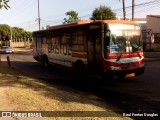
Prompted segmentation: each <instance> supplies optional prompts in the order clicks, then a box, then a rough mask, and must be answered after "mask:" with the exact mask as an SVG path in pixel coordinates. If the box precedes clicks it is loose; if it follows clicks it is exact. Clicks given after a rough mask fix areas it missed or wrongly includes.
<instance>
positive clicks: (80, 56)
mask: <svg viewBox="0 0 160 120" xmlns="http://www.w3.org/2000/svg"><path fill="white" fill-rule="evenodd" d="M72 57H76V58H87V54H80V53H72Z"/></svg>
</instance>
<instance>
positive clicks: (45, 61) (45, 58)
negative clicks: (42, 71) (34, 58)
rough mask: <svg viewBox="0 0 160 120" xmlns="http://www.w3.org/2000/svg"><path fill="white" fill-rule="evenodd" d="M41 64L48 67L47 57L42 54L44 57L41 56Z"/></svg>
mask: <svg viewBox="0 0 160 120" xmlns="http://www.w3.org/2000/svg"><path fill="white" fill-rule="evenodd" d="M43 65H44V67H46V68H47V67H49V61H48V58H47V56H44V58H43Z"/></svg>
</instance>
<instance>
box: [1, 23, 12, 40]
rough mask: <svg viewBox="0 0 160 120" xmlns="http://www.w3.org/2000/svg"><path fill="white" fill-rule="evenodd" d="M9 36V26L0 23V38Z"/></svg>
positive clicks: (4, 38) (3, 38) (5, 38)
mask: <svg viewBox="0 0 160 120" xmlns="http://www.w3.org/2000/svg"><path fill="white" fill-rule="evenodd" d="M10 36H11V32H10V26H8V25H6V24H2V25H0V40H7V39H9V38H10Z"/></svg>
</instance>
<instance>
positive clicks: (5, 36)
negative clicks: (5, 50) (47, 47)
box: [0, 24, 32, 40]
mask: <svg viewBox="0 0 160 120" xmlns="http://www.w3.org/2000/svg"><path fill="white" fill-rule="evenodd" d="M11 35H12V38H13V39H17V38H20V39H28V38H29V39H30V38H31V37H32V33H31V32H27V31H25V30H24V29H22V28H19V27H10V26H9V25H6V24H0V40H9V39H10V38H11Z"/></svg>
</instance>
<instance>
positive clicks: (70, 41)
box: [33, 20, 144, 78]
mask: <svg viewBox="0 0 160 120" xmlns="http://www.w3.org/2000/svg"><path fill="white" fill-rule="evenodd" d="M33 46H34V47H33V57H34V59H35V60H37V61H40V62H42V63H43V64H44V66H46V67H47V66H49V65H51V64H53V65H58V66H62V67H64V68H68V69H70V70H71V71H73V73H74V74H78V75H79V76H81V75H94V76H103V77H112V78H115V77H134V76H137V75H140V74H143V73H144V53H143V41H142V34H141V29H140V26H139V25H138V24H137V23H136V22H134V21H126V20H82V21H78V22H74V23H68V24H62V25H56V26H51V27H49V28H47V29H46V30H40V31H34V32H33Z"/></svg>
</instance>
